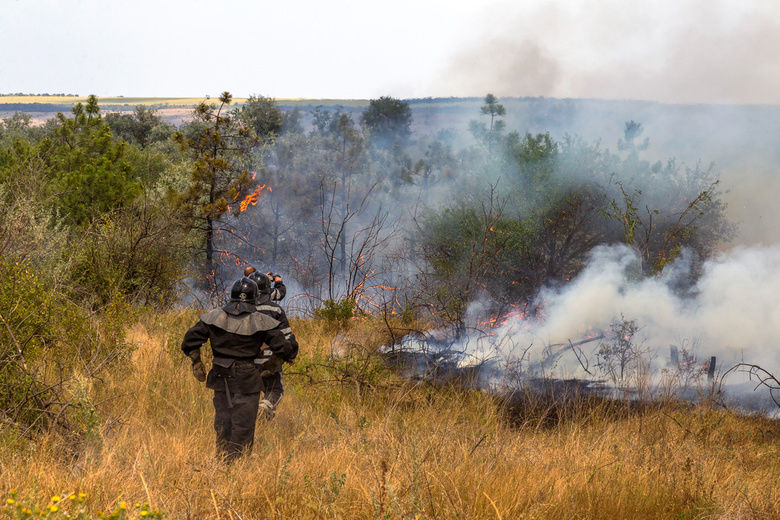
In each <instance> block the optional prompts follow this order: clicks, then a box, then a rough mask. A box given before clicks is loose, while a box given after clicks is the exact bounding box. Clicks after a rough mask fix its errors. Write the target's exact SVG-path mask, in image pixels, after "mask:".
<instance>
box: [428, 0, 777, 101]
mask: <svg viewBox="0 0 780 520" xmlns="http://www.w3.org/2000/svg"><path fill="white" fill-rule="evenodd" d="M474 24H475V25H476V26H478V27H480V28H481V37H480V38H478V39H477V40H475V41H464V43H463V45H464V47H463V48H462V49H458V50H457V51H456V53H455V56H454V58H453V59H452V61H451V62H450V63H448V64H446V65H445V67H444V68H443V70H442V71H441V73H440V75H439V76H438V78H437V79H436V80H435V81H434V82H433V84H432V90H433V91H435V92H436V93H442V95H464V96H465V95H470V96H474V95H484V94H485V93H487V92H492V93H494V94H496V95H498V96H549V97H560V98H601V99H642V100H652V101H660V102H665V103H769V104H772V103H778V102H780V88H779V87H780V68H778V67H777V58H776V51H775V50H776V49H777V48H780V30H779V29H780V5H778V4H774V3H770V2H759V1H745V2H735V1H703V0H697V1H692V2H672V1H667V0H662V1H639V2H621V1H616V0H600V1H593V2H566V1H564V0H558V1H557V2H552V3H546V4H545V5H544V6H541V7H540V6H529V5H527V3H524V5H517V6H515V5H510V4H493V5H491V6H490V7H489V12H488V13H486V16H485V18H484V19H483V20H477V21H475V22H474Z"/></svg>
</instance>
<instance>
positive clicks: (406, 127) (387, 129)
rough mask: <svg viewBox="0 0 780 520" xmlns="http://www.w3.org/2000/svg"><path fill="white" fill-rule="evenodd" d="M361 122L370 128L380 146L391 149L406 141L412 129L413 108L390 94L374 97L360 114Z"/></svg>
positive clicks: (374, 139)
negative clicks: (396, 144)
mask: <svg viewBox="0 0 780 520" xmlns="http://www.w3.org/2000/svg"><path fill="white" fill-rule="evenodd" d="M360 124H361V125H363V128H365V129H366V130H368V131H369V132H370V134H371V138H372V140H373V141H374V144H376V146H377V147H379V148H384V149H389V148H391V147H392V146H393V145H394V144H395V143H404V142H406V140H407V139H409V136H410V135H411V133H412V131H411V129H410V126H411V124H412V109H411V108H410V107H409V103H406V102H405V101H401V100H400V99H395V98H392V97H390V96H382V97H380V98H379V99H372V100H371V101H369V103H368V108H366V109H365V110H364V111H363V113H362V114H361V116H360Z"/></svg>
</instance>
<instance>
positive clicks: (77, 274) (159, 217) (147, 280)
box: [70, 201, 187, 307]
mask: <svg viewBox="0 0 780 520" xmlns="http://www.w3.org/2000/svg"><path fill="white" fill-rule="evenodd" d="M176 218H177V217H176V215H175V213H174V210H173V209H166V208H165V207H161V206H156V205H153V204H150V203H149V201H145V202H142V203H139V204H136V205H133V206H132V207H128V208H125V209H123V210H121V211H116V212H114V213H107V214H105V215H104V216H103V217H102V218H101V219H99V220H96V221H95V222H94V223H93V225H92V227H91V228H90V229H89V230H87V231H86V232H85V235H84V239H83V242H82V244H81V247H79V248H78V250H77V251H76V252H75V253H74V259H73V262H72V267H71V271H70V272H71V273H72V274H71V277H72V279H73V281H74V283H75V288H74V291H76V292H77V293H78V294H79V297H80V298H79V299H80V300H81V301H84V302H88V303H89V304H90V305H92V306H97V307H101V306H103V305H105V304H107V303H108V302H110V301H111V300H112V299H113V298H114V297H115V296H116V295H123V297H126V298H127V299H129V300H130V301H133V302H135V303H138V304H142V305H148V306H153V307H168V306H170V305H171V304H173V303H174V302H176V301H177V300H178V297H179V284H180V283H181V280H182V278H183V276H184V269H183V267H182V266H183V265H184V264H185V263H186V260H187V258H186V248H185V247H183V244H184V243H185V235H184V228H183V226H182V225H181V224H180V223H177V222H176Z"/></svg>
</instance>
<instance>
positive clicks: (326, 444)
mask: <svg viewBox="0 0 780 520" xmlns="http://www.w3.org/2000/svg"><path fill="white" fill-rule="evenodd" d="M195 320H196V313H195V312H194V311H187V312H179V313H171V314H168V315H164V316H162V315H160V316H148V317H146V318H142V319H140V320H139V321H138V322H137V323H135V324H134V325H133V326H132V327H131V329H130V332H129V335H128V345H127V346H126V347H124V348H123V354H122V356H121V357H120V358H119V359H118V360H117V361H116V362H115V363H114V364H113V365H112V366H111V368H108V369H104V370H102V371H101V372H100V373H99V374H96V375H97V376H98V377H94V378H87V377H86V376H84V377H79V378H75V379H73V380H72V381H71V382H70V383H69V384H70V385H71V389H72V392H73V395H74V396H77V398H78V399H79V403H80V404H79V406H80V409H81V410H82V421H83V424H82V426H83V428H84V430H83V431H84V434H83V435H81V436H78V437H73V438H68V437H63V436H55V435H49V436H45V437H44V438H27V437H25V436H24V435H22V434H21V433H20V432H13V431H8V430H3V432H2V435H3V442H2V443H0V464H2V466H0V467H2V471H1V472H0V475H2V476H1V477H0V492H1V493H3V494H4V496H3V500H4V503H5V506H6V508H5V511H6V512H5V515H6V516H3V518H27V517H28V516H24V512H25V511H26V510H28V509H29V510H30V511H31V513H35V511H36V510H40V511H43V512H44V516H46V515H48V516H47V517H49V518H66V516H65V513H69V514H71V517H78V518H97V517H98V516H99V514H100V513H99V512H103V517H111V518H141V517H146V518H155V517H157V518H162V517H165V518H177V519H195V518H221V519H229V518H232V519H238V518H243V519H250V518H254V519H257V518H276V519H302V518H311V519H315V518H345V519H346V518H350V519H354V518H361V519H362V518H365V519H380V518H381V519H384V518H388V519H391V518H392V519H401V518H438V519H444V518H447V519H453V518H462V519H488V518H490V519H516V518H527V519H550V518H579V519H608V518H632V519H644V518H646V519H694V518H697V519H704V518H713V519H714V518H718V519H726V518H766V519H773V518H778V517H780V488H778V486H777V482H778V479H780V425H778V423H777V422H776V421H772V420H769V419H767V418H762V417H745V416H741V415H738V414H736V413H733V412H731V411H729V410H726V409H722V408H718V407H714V406H707V405H701V406H697V407H689V406H685V405H683V404H681V403H679V402H676V401H668V402H666V403H657V404H652V405H650V404H648V405H646V406H643V407H636V406H628V405H625V404H620V403H608V402H604V401H598V400H593V399H579V400H573V399H568V400H567V399H563V398H555V397H553V398H550V399H541V398H536V397H531V396H525V397H523V398H518V399H516V400H514V401H512V402H508V401H506V400H502V399H499V398H497V397H496V396H491V395H488V394H487V393H484V392H482V391H478V390H473V389H468V388H465V387H462V386H458V385H431V384H428V383H425V382H422V381H407V380H404V379H402V378H400V377H398V376H397V375H395V374H394V373H392V372H390V371H388V370H387V368H386V367H384V366H383V365H382V364H381V363H380V362H379V357H378V356H377V355H375V350H376V348H377V347H378V346H380V345H381V344H383V343H385V342H386V341H388V340H389V337H388V333H387V330H386V329H385V328H384V327H383V326H382V325H381V324H378V323H373V322H370V321H368V322H362V323H357V324H354V325H353V326H352V328H351V329H350V330H349V331H348V332H345V333H340V334H337V333H336V332H335V331H334V330H332V329H330V328H328V327H327V326H326V325H325V324H323V323H322V322H319V321H309V320H307V321H296V322H293V327H294V330H295V331H296V333H297V336H298V338H299V340H300V342H301V346H302V354H301V356H300V357H299V360H298V362H297V363H296V364H295V365H293V366H286V368H285V381H286V385H287V393H286V396H285V399H284V400H283V401H282V403H281V405H280V410H279V413H278V415H277V417H276V419H274V420H273V421H272V422H270V423H267V424H260V425H259V427H258V431H257V435H256V443H255V448H254V453H253V454H252V455H251V456H250V457H248V458H246V459H243V460H241V461H240V462H238V463H236V464H235V465H233V466H231V467H225V466H222V465H220V464H218V463H217V462H215V460H214V458H213V453H214V434H213V431H212V428H211V421H212V417H213V411H212V406H211V392H210V391H209V390H207V389H205V388H204V386H203V385H202V384H200V383H198V382H197V381H196V380H195V379H194V378H193V377H192V376H191V374H190V371H189V366H188V363H185V362H184V360H183V356H182V355H181V352H180V350H179V341H180V339H181V337H182V335H183V333H184V331H185V330H186V329H187V327H189V326H190V325H191V324H193V323H194V322H195ZM52 497H54V498H52ZM55 499H56V500H57V501H55ZM79 511H81V515H82V516H76V513H78V512H79ZM110 515H114V516H110ZM0 516H1V515H0Z"/></svg>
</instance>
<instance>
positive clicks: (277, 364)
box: [248, 268, 298, 419]
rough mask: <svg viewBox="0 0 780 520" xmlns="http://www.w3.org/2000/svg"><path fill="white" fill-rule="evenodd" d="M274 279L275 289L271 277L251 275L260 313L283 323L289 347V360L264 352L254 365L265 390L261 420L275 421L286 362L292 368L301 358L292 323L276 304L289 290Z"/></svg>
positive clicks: (283, 330)
mask: <svg viewBox="0 0 780 520" xmlns="http://www.w3.org/2000/svg"><path fill="white" fill-rule="evenodd" d="M248 269H249V268H248ZM272 276H274V278H277V280H276V282H275V283H274V286H273V287H272V286H271V278H270V277H269V276H268V275H266V274H263V273H261V272H259V271H257V270H254V271H253V272H251V273H250V274H249V278H250V279H251V280H254V282H255V283H257V289H258V291H257V292H258V298H257V311H258V312H260V313H262V314H264V315H266V316H269V317H271V318H273V319H275V320H277V321H278V322H279V323H280V325H279V328H278V330H279V331H281V332H282V334H283V335H284V339H285V341H286V342H288V343H289V352H290V355H289V359H286V360H282V359H281V358H280V357H279V356H277V355H275V354H274V352H273V350H272V349H269V348H265V349H263V355H262V357H260V358H258V359H255V363H256V364H257V365H258V368H259V369H260V370H261V376H262V378H263V386H264V387H265V393H264V395H263V399H262V401H260V408H259V413H260V414H261V417H262V418H265V419H273V417H274V416H275V415H276V408H277V407H278V405H279V401H281V400H282V397H283V396H284V380H283V378H282V363H283V362H284V361H286V362H287V363H290V364H291V365H292V364H294V363H295V358H296V357H297V356H298V340H297V339H295V334H293V332H292V328H291V327H290V322H289V321H288V320H287V315H286V314H285V312H284V309H282V307H281V306H280V305H279V304H278V303H276V302H275V301H273V300H274V299H277V298H278V299H282V298H284V296H285V294H286V292H287V289H286V287H284V284H283V283H282V278H281V277H280V276H277V275H272Z"/></svg>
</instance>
